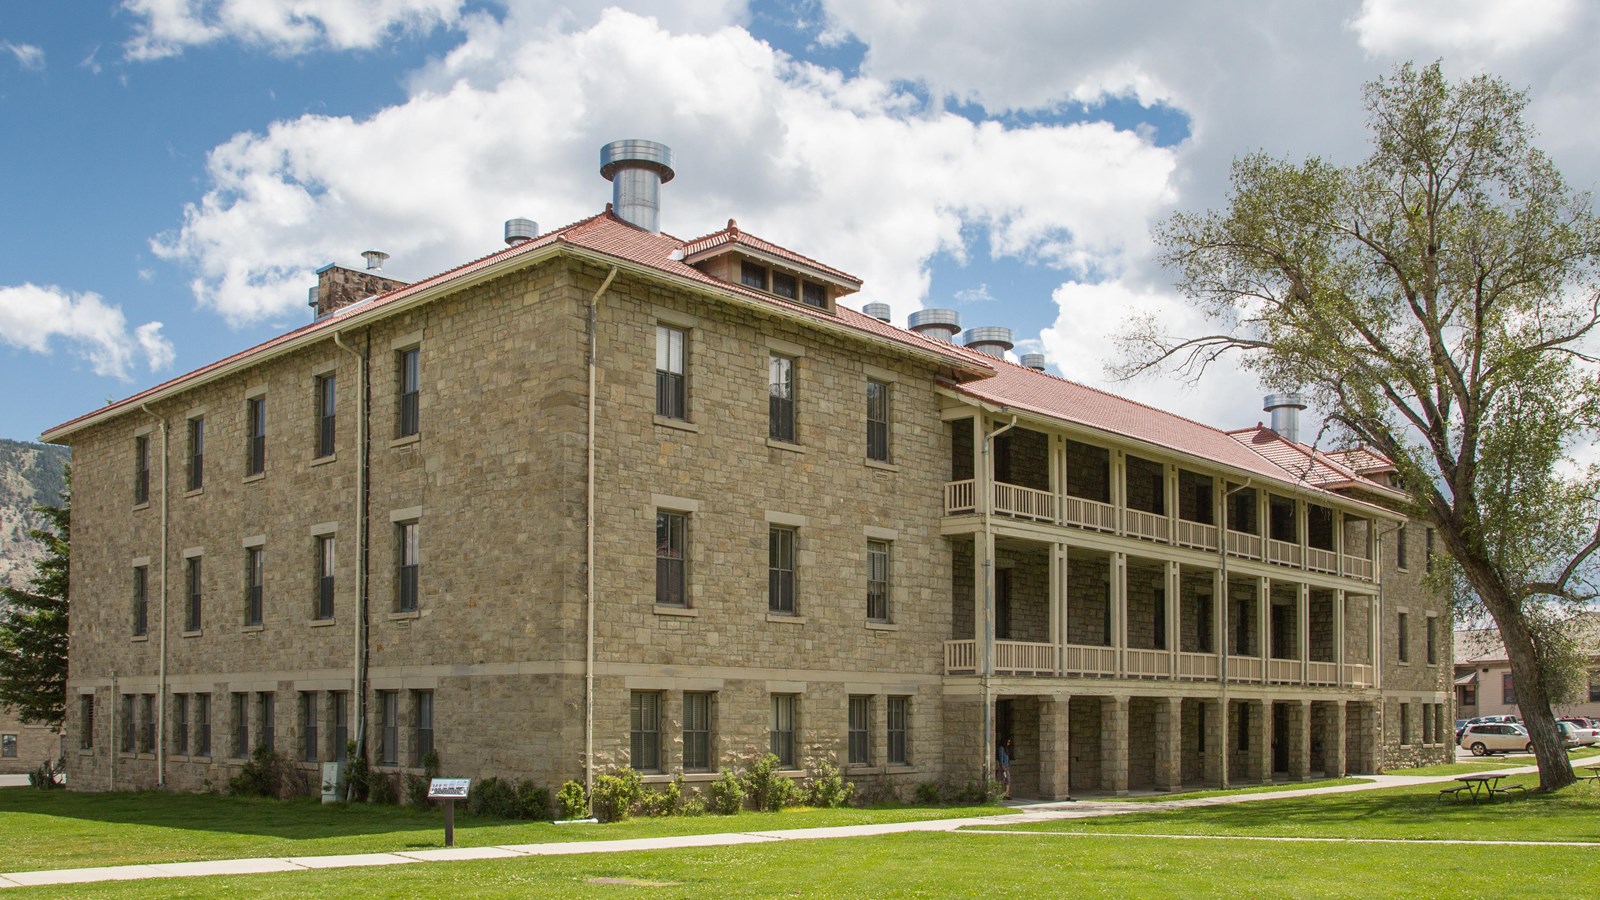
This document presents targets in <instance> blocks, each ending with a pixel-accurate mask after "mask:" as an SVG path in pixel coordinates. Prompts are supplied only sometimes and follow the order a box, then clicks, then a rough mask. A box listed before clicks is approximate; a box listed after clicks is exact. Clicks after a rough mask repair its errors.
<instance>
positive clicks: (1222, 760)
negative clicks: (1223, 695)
mask: <svg viewBox="0 0 1600 900" xmlns="http://www.w3.org/2000/svg"><path fill="white" fill-rule="evenodd" d="M1199 704H1200V721H1201V722H1203V723H1205V724H1204V725H1203V726H1202V727H1203V728H1204V730H1205V749H1204V750H1203V751H1201V753H1200V777H1201V778H1202V779H1203V780H1204V781H1205V783H1206V787H1213V788H1215V787H1221V786H1222V767H1223V766H1225V765H1227V764H1228V758H1227V754H1226V753H1224V752H1223V750H1224V747H1223V743H1224V742H1223V736H1224V735H1225V734H1226V731H1227V727H1228V708H1227V706H1226V705H1225V704H1223V703H1222V702H1220V701H1217V700H1201V701H1199Z"/></svg>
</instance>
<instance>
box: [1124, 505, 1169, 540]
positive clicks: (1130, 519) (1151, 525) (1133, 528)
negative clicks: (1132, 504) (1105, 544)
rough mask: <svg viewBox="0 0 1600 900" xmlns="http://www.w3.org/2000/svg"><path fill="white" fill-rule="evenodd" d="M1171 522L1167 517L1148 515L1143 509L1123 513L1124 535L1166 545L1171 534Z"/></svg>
mask: <svg viewBox="0 0 1600 900" xmlns="http://www.w3.org/2000/svg"><path fill="white" fill-rule="evenodd" d="M1171 530H1172V529H1171V522H1170V520H1169V519H1167V517H1166V516H1163V515H1158V514H1156V513H1147V512H1145V511H1144V510H1142V509H1125V510H1123V511H1122V533H1123V534H1125V535H1127V536H1128V537H1136V538H1144V539H1145V540H1147V541H1159V542H1160V543H1163V544H1165V543H1166V542H1167V535H1168V534H1169V533H1170V532H1171Z"/></svg>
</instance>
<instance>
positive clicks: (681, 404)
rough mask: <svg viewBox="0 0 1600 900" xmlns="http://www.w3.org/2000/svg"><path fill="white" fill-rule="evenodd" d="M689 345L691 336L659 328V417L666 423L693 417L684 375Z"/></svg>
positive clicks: (680, 331) (667, 327) (684, 332)
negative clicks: (685, 354)
mask: <svg viewBox="0 0 1600 900" xmlns="http://www.w3.org/2000/svg"><path fill="white" fill-rule="evenodd" d="M688 342H689V335H688V332H686V331H684V330H682V329H680V328H672V327H670V326H667V325H657V326H656V415H658V416H660V417H662V418H663V419H688V417H689V392H688V384H687V380H686V377H685V374H684V373H685V368H684V351H685V348H686V347H687V345H688Z"/></svg>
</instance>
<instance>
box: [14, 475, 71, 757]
mask: <svg viewBox="0 0 1600 900" xmlns="http://www.w3.org/2000/svg"><path fill="white" fill-rule="evenodd" d="M34 510H35V511H36V512H38V513H40V514H42V515H43V516H44V517H45V518H46V519H47V520H49V523H50V524H49V525H48V526H46V527H44V528H35V529H33V530H31V531H29V532H28V535H29V536H30V537H32V538H33V539H34V540H36V541H39V542H40V543H42V544H44V547H45V552H44V555H43V556H42V557H40V558H39V560H38V562H37V563H35V568H34V575H33V577H32V578H31V579H29V581H28V589H27V590H20V589H17V588H10V587H8V588H0V595H3V596H4V598H5V604H4V605H3V606H0V706H7V707H10V708H12V709H14V710H16V711H17V714H18V716H19V717H20V718H21V719H22V721H24V722H32V723H39V724H44V725H50V726H52V727H59V726H60V725H61V721H62V719H63V718H64V716H65V715H66V702H67V561H68V556H69V553H68V551H69V549H70V540H71V513H70V511H69V510H68V508H67V506H65V505H62V506H36V507H34Z"/></svg>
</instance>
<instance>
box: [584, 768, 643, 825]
mask: <svg viewBox="0 0 1600 900" xmlns="http://www.w3.org/2000/svg"><path fill="white" fill-rule="evenodd" d="M643 798H644V779H643V778H642V777H641V776H640V775H639V773H638V772H636V771H634V770H633V767H632V766H623V767H622V768H620V769H618V770H617V771H616V772H615V773H614V774H608V775H601V776H599V777H597V778H595V780H594V794H593V796H591V797H590V798H589V799H590V801H591V804H592V806H593V809H594V817H595V818H596V819H599V820H600V821H602V822H621V821H623V820H625V819H627V818H628V817H629V816H631V815H633V811H634V808H635V807H637V806H638V805H639V804H640V801H641V800H643Z"/></svg>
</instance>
